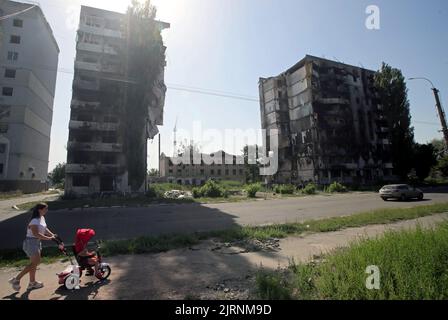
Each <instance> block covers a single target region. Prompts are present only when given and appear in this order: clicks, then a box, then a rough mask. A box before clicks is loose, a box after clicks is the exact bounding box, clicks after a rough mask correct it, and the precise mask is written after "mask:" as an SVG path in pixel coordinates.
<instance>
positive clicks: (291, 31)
mask: <svg viewBox="0 0 448 320" xmlns="http://www.w3.org/2000/svg"><path fill="white" fill-rule="evenodd" d="M129 2H130V1H123V0H120V1H115V0H114V1H110V0H40V4H41V7H42V9H43V11H44V13H45V15H46V17H47V19H48V20H49V22H50V25H51V26H52V28H53V31H54V34H55V37H56V39H57V41H58V43H59V46H60V48H61V54H60V57H59V68H60V70H61V71H66V72H60V73H58V82H57V88H56V98H55V105H54V116H53V127H52V136H51V150H50V169H52V168H53V167H54V166H55V165H56V164H57V163H59V162H65V160H66V150H65V145H66V144H67V137H68V122H69V116H70V100H71V83H72V80H73V74H71V73H70V71H73V65H74V58H75V54H76V52H75V37H76V28H77V24H78V18H79V10H80V5H81V4H85V5H89V6H94V7H98V8H102V9H108V10H115V11H121V12H124V11H125V9H126V7H127V5H128V3H129ZM153 4H155V5H156V6H157V7H158V18H159V19H161V20H164V21H167V22H169V23H171V29H169V30H166V31H164V33H163V36H164V39H165V44H166V46H167V47H168V49H167V67H166V75H165V81H166V82H167V84H168V86H169V87H174V86H175V85H183V86H189V87H199V88H205V89H211V90H219V91H226V92H232V93H237V94H241V95H245V96H251V97H258V79H259V77H267V76H273V75H277V74H279V73H281V72H282V71H284V70H285V69H287V68H289V67H290V66H292V65H294V64H295V63H296V62H297V61H298V60H300V59H301V58H303V57H304V56H305V55H306V54H311V55H316V56H321V57H326V58H328V59H333V60H339V61H342V62H344V63H348V64H353V65H362V66H364V67H366V68H369V69H374V70H376V69H378V68H379V67H380V66H381V63H382V61H385V62H387V63H389V64H391V65H392V66H394V67H397V68H400V69H401V70H402V71H403V73H404V75H405V76H406V77H416V76H424V77H428V78H430V79H431V80H432V81H433V82H434V84H435V86H436V87H438V88H439V89H440V90H441V97H442V102H446V101H447V99H448V77H447V76H446V75H447V74H448V72H447V71H448V55H447V52H448V41H447V40H448V39H447V36H448V23H447V21H448V19H447V17H448V1H446V0H432V1H419V0H394V1H386V0H368V1H364V0H312V1H309V0H290V1H287V0H276V1H274V0H153ZM369 5H376V6H378V7H379V9H380V18H381V20H380V23H381V25H380V30H368V29H367V28H366V27H365V21H366V19H367V17H368V15H367V14H366V12H365V11H366V8H367V6H369ZM408 89H409V99H410V102H411V114H412V118H413V126H414V127H415V137H416V140H417V142H421V143H424V142H427V141H429V140H431V139H433V138H440V137H442V135H441V133H440V132H439V130H440V126H439V125H438V123H439V119H438V117H437V113H436V109H435V107H434V104H435V103H434V98H433V96H432V92H431V91H430V86H429V84H427V83H426V82H423V81H411V82H408ZM176 117H177V118H178V129H179V130H182V129H184V130H188V131H192V128H193V123H194V121H201V125H202V127H203V128H204V129H217V130H220V131H224V130H225V129H237V128H238V129H258V128H260V112H259V105H258V103H257V102H252V101H245V100H234V99H227V98H222V97H216V96H209V95H203V94H196V93H189V92H183V91H178V90H173V89H168V92H167V98H166V104H165V124H164V126H163V127H161V128H160V130H161V134H162V151H164V152H166V153H168V154H170V153H171V152H172V139H173V137H172V132H173V127H174V123H175V120H176ZM179 140H182V137H180V138H179ZM218 149H222V146H219V145H216V144H215V145H205V146H204V151H207V152H211V151H213V150H218ZM237 149H239V147H238V148H237ZM226 151H229V152H233V151H235V150H226ZM149 164H150V166H151V167H157V143H149Z"/></svg>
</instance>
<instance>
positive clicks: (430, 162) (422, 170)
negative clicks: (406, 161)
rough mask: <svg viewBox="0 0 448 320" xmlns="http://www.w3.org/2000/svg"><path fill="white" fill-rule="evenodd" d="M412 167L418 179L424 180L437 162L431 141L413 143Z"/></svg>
mask: <svg viewBox="0 0 448 320" xmlns="http://www.w3.org/2000/svg"><path fill="white" fill-rule="evenodd" d="M413 160H414V168H415V174H416V175H417V177H418V180H419V181H423V180H425V179H426V178H427V177H428V176H429V173H430V171H431V168H432V167H433V166H435V165H436V164H437V157H436V151H435V148H434V146H433V145H432V144H431V143H428V144H418V143H416V144H415V145H414V157H413Z"/></svg>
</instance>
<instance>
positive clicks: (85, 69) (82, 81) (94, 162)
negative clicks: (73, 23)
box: [65, 6, 169, 196]
mask: <svg viewBox="0 0 448 320" xmlns="http://www.w3.org/2000/svg"><path fill="white" fill-rule="evenodd" d="M128 25H129V23H128V19H127V15H126V14H121V13H116V12H111V11H106V10H100V9H96V8H91V7H86V6H82V7H81V17H80V23H79V29H78V36H77V45H76V49H77V53H76V61H75V75H74V80H73V96H72V101H71V115H70V122H69V141H68V144H67V165H66V180H65V192H66V195H70V196H85V195H95V194H101V193H127V192H141V191H144V190H145V174H143V176H142V175H141V174H140V176H139V177H137V178H138V179H137V180H138V181H137V183H134V184H133V183H132V181H131V177H130V174H129V172H130V171H131V170H132V168H133V167H134V166H135V163H131V162H130V160H129V159H130V153H131V151H129V150H130V148H129V145H128V144H127V141H129V138H128V135H129V132H130V130H131V129H130V127H131V126H129V119H128V118H127V117H129V109H128V108H127V107H126V99H127V92H126V86H127V85H129V82H130V81H128V79H129V77H128V74H127V66H126V61H127V60H129V57H128V56H129V52H128V51H130V50H129V39H128V35H129V34H130V31H129V28H128ZM157 27H158V28H160V30H163V29H164V28H168V27H169V24H167V23H163V22H159V21H157ZM163 50H165V47H163ZM164 67H165V64H163V66H162V67H161V69H162V70H161V71H160V74H159V77H158V79H157V81H156V83H155V84H154V85H150V84H148V88H147V91H150V90H152V92H153V93H154V96H155V97H156V99H153V101H152V102H151V103H150V104H149V105H148V107H147V108H148V112H147V113H146V112H145V114H142V115H141V116H140V118H142V117H146V116H147V119H146V120H145V122H144V123H143V124H142V125H141V128H140V127H139V128H137V130H138V132H141V134H139V136H138V137H137V140H138V143H139V147H138V148H136V149H132V153H133V154H132V156H133V157H134V158H135V157H137V158H138V159H137V161H138V163H139V165H140V166H141V167H144V172H145V173H146V161H147V154H146V151H147V149H146V143H147V139H152V138H153V137H154V136H155V135H156V134H157V133H158V128H157V125H162V124H163V106H164V98H165V92H166V87H165V84H164V81H163V73H164V72H163V71H164ZM132 117H137V118H138V117H139V115H133V116H132ZM135 126H138V124H137V123H136V124H135ZM132 129H135V128H132ZM134 140H135V139H134ZM133 161H135V159H134V160H133Z"/></svg>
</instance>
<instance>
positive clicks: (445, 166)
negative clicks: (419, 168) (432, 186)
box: [437, 156, 448, 178]
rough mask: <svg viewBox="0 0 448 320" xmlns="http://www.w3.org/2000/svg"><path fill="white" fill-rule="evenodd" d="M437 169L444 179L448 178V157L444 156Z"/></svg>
mask: <svg viewBox="0 0 448 320" xmlns="http://www.w3.org/2000/svg"><path fill="white" fill-rule="evenodd" d="M437 169H438V170H439V171H440V173H441V174H442V176H443V177H445V178H447V177H448V156H444V157H443V158H442V159H440V160H439V163H438V165H437Z"/></svg>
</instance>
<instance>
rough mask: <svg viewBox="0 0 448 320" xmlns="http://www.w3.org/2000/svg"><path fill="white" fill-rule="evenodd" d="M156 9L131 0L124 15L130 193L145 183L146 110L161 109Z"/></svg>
mask: <svg viewBox="0 0 448 320" xmlns="http://www.w3.org/2000/svg"><path fill="white" fill-rule="evenodd" d="M155 17H156V9H155V7H154V6H152V5H151V1H150V0H145V1H137V0H133V1H132V4H131V6H130V7H128V11H127V30H126V34H127V37H126V41H127V46H126V51H125V52H124V54H123V57H125V62H124V66H125V70H126V77H127V78H128V79H129V81H127V82H126V83H125V89H126V90H125V92H126V95H125V97H126V99H125V110H126V123H125V126H126V143H125V148H126V150H125V151H126V160H127V166H128V179H129V185H130V186H131V190H132V191H138V190H140V188H141V186H142V185H143V184H144V181H145V173H146V154H145V151H146V143H147V139H148V138H149V134H150V133H151V134H153V132H154V130H155V129H156V128H154V126H153V123H154V119H150V114H149V108H156V107H160V105H163V100H164V95H165V90H166V87H165V85H164V84H163V72H164V67H165V47H164V45H163V40H162V35H161V27H160V25H159V22H157V21H156V20H155Z"/></svg>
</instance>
